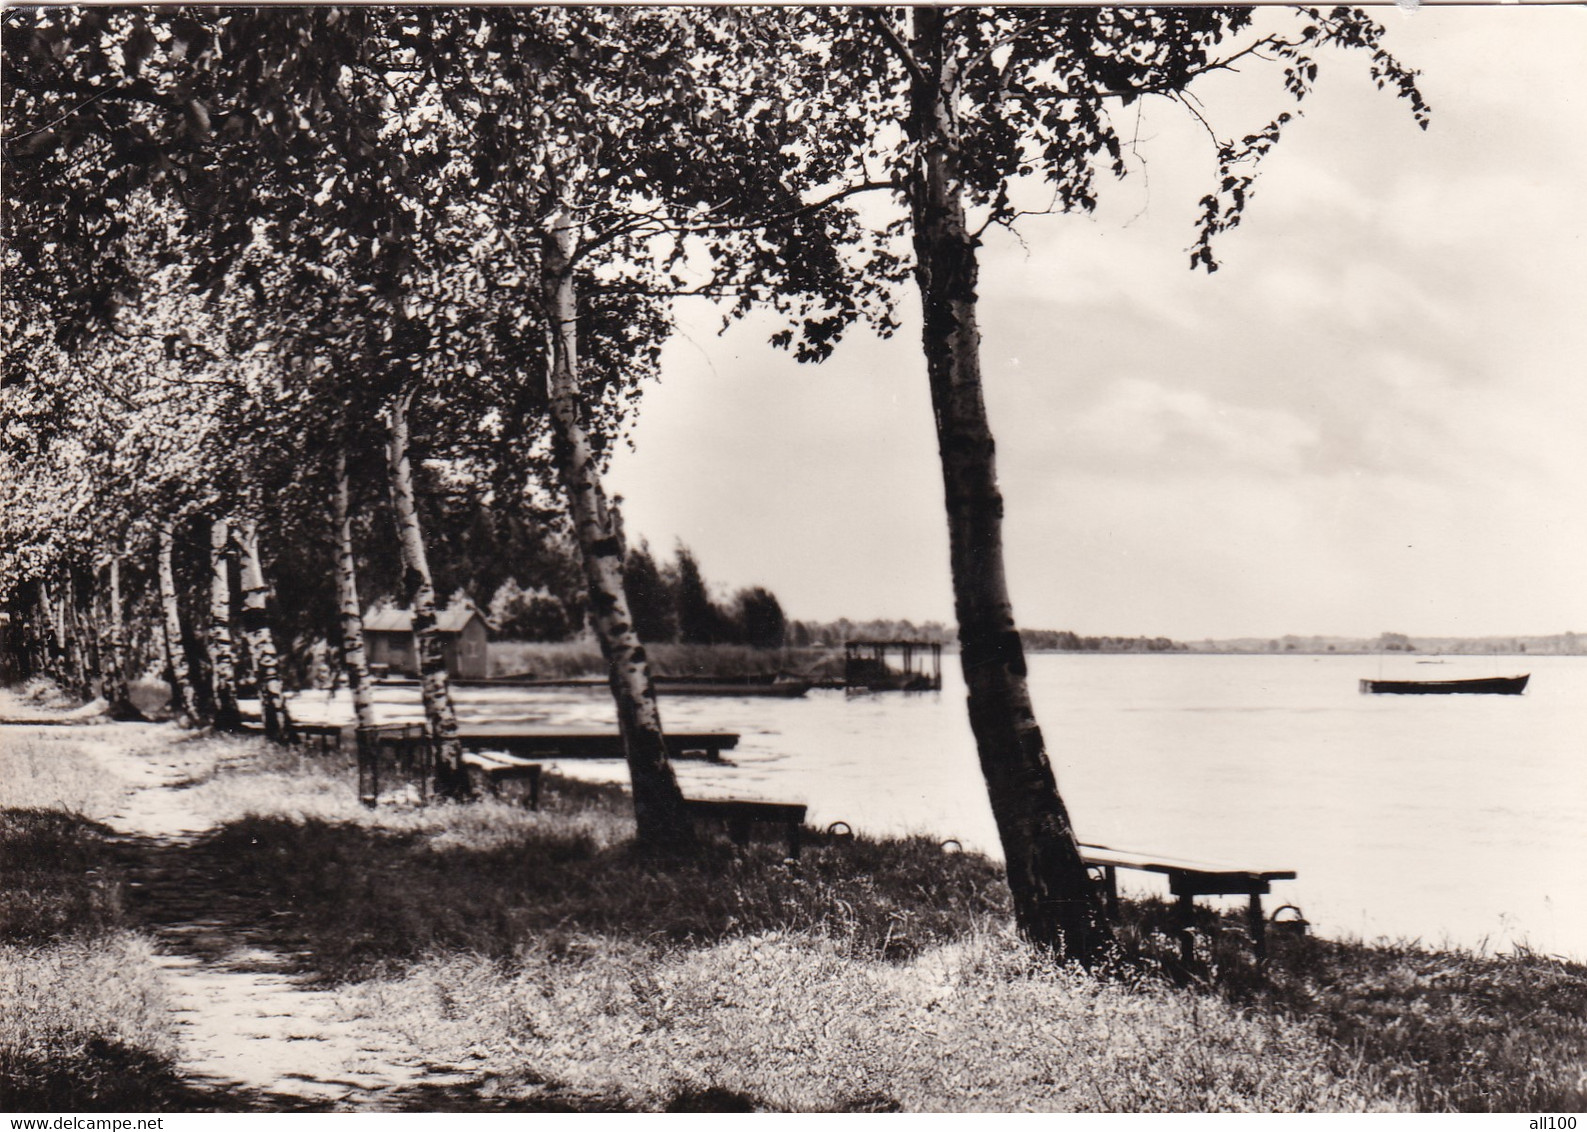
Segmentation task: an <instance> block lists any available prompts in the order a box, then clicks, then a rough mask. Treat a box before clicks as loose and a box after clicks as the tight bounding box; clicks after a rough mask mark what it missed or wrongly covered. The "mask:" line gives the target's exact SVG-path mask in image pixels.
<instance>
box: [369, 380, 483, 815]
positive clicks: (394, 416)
mask: <svg viewBox="0 0 1587 1132" xmlns="http://www.w3.org/2000/svg"><path fill="white" fill-rule="evenodd" d="M412 396H413V395H412V393H411V392H408V393H404V394H403V395H402V396H401V397H399V398H397V400H396V401H394V402H393V403H392V405H391V407H390V409H389V410H388V411H387V422H386V423H387V429H388V432H387V438H386V470H387V473H388V478H389V479H390V481H391V504H392V509H393V510H394V511H395V513H396V518H397V543H398V545H399V546H400V547H401V548H402V590H403V597H404V599H405V600H406V602H407V605H408V610H409V612H410V613H411V615H412V617H413V634H414V636H415V638H417V641H418V646H419V694H420V696H421V698H422V699H423V701H424V718H425V722H426V723H427V724H428V726H429V728H430V738H431V740H432V741H433V742H434V743H435V754H436V757H435V775H436V778H435V786H436V791H437V792H438V793H440V794H443V795H448V796H452V797H462V796H465V795H467V793H468V775H467V772H466V771H465V770H464V768H463V747H462V744H461V743H459V742H458V739H457V712H456V710H455V709H454V708H453V707H452V687H451V683H450V681H449V680H448V679H447V673H446V655H445V653H444V652H443V650H442V645H441V635H440V633H439V632H438V631H437V630H436V618H435V585H434V583H433V582H432V581H431V580H430V559H429V556H428V554H427V553H426V552H425V548H424V530H423V528H422V527H421V526H420V523H419V508H418V503H417V501H416V499H415V496H414V489H413V465H412V463H411V462H410V461H409V459H408V406H409V402H410V400H411V399H412Z"/></svg>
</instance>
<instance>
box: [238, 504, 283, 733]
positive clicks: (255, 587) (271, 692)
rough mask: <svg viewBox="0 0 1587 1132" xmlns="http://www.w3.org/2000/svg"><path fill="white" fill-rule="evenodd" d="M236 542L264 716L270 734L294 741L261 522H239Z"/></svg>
mask: <svg viewBox="0 0 1587 1132" xmlns="http://www.w3.org/2000/svg"><path fill="white" fill-rule="evenodd" d="M237 545H238V550H239V551H240V552H241V554H242V559H241V565H242V629H243V633H244V635H246V637H247V638H248V652H249V654H250V655H251V656H252V657H253V669H254V680H255V682H256V683H257V684H258V685H259V712H260V715H261V716H262V717H263V719H264V730H265V736H266V737H267V738H270V739H273V740H275V741H276V742H277V743H290V742H291V741H292V737H293V736H292V717H291V716H290V715H289V714H288V713H287V701H286V695H285V694H284V693H283V691H282V689H281V674H280V666H279V664H278V663H277V660H276V645H275V641H274V640H273V639H272V638H271V636H270V617H269V614H268V612H267V605H268V602H269V599H270V586H269V584H268V583H267V582H266V581H265V577H264V569H263V567H262V566H261V565H260V563H259V526H258V522H257V520H255V519H252V518H248V519H244V520H242V521H241V522H239V523H238V524H237Z"/></svg>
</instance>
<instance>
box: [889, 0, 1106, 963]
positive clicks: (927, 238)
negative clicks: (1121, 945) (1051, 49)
mask: <svg viewBox="0 0 1587 1132" xmlns="http://www.w3.org/2000/svg"><path fill="white" fill-rule="evenodd" d="M949 12H950V10H948V9H941V8H933V7H924V6H922V7H917V8H915V9H913V18H914V34H913V37H912V39H913V44H912V46H913V50H914V55H915V58H916V60H917V61H918V62H919V63H920V69H919V71H917V72H915V73H914V75H913V77H912V84H911V86H912V90H911V94H912V105H911V113H910V118H909V122H908V129H909V133H910V136H911V138H912V140H913V141H914V142H915V145H916V166H915V170H914V173H913V175H912V178H911V183H910V186H909V198H910V208H911V212H912V219H913V224H914V245H915V261H916V266H915V277H916V282H917V284H918V286H919V289H920V296H921V304H922V308H923V312H924V320H925V321H924V344H925V354H926V364H927V372H928V374H929V377H930V382H931V401H932V408H933V411H934V413H935V416H936V423H937V445H938V453H939V455H940V458H941V463H942V479H943V487H944V494H945V497H946V504H947V513H948V535H949V556H950V564H951V568H952V575H953V597H954V608H955V612H956V614H957V616H958V622H959V656H960V662H961V663H962V664H963V666H964V682H965V687H966V688H967V689H968V692H969V712H970V727H971V730H972V731H973V732H974V734H975V741H976V749H977V752H978V754H979V756H980V761H981V771H982V774H983V775H984V776H985V778H986V784H987V792H988V794H989V796H990V798H991V803H992V813H993V816H994V817H995V819H996V821H997V828H998V834H999V837H1000V838H1001V840H1002V843H1003V852H1004V855H1005V856H1006V858H1007V862H1008V865H1007V867H1008V882H1009V889H1010V890H1011V892H1012V894H1013V898H1014V914H1015V919H1016V921H1017V923H1018V925H1019V928H1020V931H1021V932H1022V933H1023V934H1024V935H1025V936H1026V938H1028V939H1030V940H1031V941H1033V942H1035V943H1038V944H1041V945H1045V946H1049V947H1052V948H1054V949H1056V950H1058V951H1060V952H1061V953H1062V954H1064V955H1065V956H1067V957H1069V958H1073V959H1076V960H1078V961H1080V962H1081V963H1084V964H1086V965H1088V966H1089V965H1092V964H1094V963H1096V962H1098V961H1100V960H1102V959H1103V958H1104V957H1105V956H1106V955H1107V954H1108V953H1110V952H1111V951H1112V950H1113V948H1114V943H1113V934H1112V931H1111V929H1110V927H1109V925H1108V922H1107V918H1106V914H1105V912H1104V909H1103V906H1102V901H1101V898H1100V896H1099V894H1098V893H1097V891H1096V886H1095V885H1094V884H1093V883H1092V881H1091V878H1090V876H1089V874H1088V872H1087V869H1086V866H1085V863H1084V861H1083V860H1082V858H1081V855H1080V848H1079V845H1078V843H1077V840H1076V838H1075V834H1074V827H1073V825H1072V824H1071V822H1070V820H1069V813H1068V810H1067V808H1066V807H1065V806H1064V803H1063V799H1062V798H1061V797H1060V796H1059V794H1058V786H1057V781H1056V779H1055V777H1054V775H1053V770H1052V764H1051V763H1050V762H1049V761H1048V758H1047V751H1046V747H1045V744H1044V742H1043V739H1042V733H1041V729H1040V728H1039V727H1038V726H1037V724H1036V716H1035V712H1034V711H1033V710H1032V707H1031V700H1030V691H1029V689H1028V688H1027V686H1026V680H1025V655H1024V650H1023V648H1022V647H1021V645H1020V639H1019V632H1018V630H1017V629H1016V628H1015V622H1014V613H1013V606H1012V605H1011V603H1010V601H1009V596H1008V586H1007V582H1006V578H1005V575H1004V568H1003V533H1002V526H1003V498H1002V495H1001V493H1000V492H999V491H998V486H997V466H996V459H995V446H994V443H993V439H992V429H991V425H990V423H989V421H988V420H987V415H986V404H985V401H984V399H983V397H982V389H981V358H980V349H981V334H980V328H979V326H978V325H977V322H976V302H977V296H976V284H977V274H978V263H977V245H978V241H977V239H976V237H975V236H974V235H973V234H972V233H971V231H970V228H969V225H968V223H967V221H966V218H965V214H964V205H963V197H962V181H961V179H960V168H959V157H960V153H959V133H958V121H957V118H956V114H955V98H956V91H955V86H956V83H957V78H958V76H957V74H956V71H955V63H954V58H953V52H952V50H951V48H950V47H949V45H948V44H947V43H946V42H945V34H944V23H945V19H946V18H947V17H948V15H949Z"/></svg>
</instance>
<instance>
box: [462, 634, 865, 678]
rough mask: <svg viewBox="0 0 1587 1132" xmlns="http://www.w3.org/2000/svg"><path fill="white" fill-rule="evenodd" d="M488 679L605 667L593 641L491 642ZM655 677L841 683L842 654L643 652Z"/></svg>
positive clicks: (731, 649) (595, 672) (590, 672)
mask: <svg viewBox="0 0 1587 1132" xmlns="http://www.w3.org/2000/svg"><path fill="white" fill-rule="evenodd" d="M489 647H490V673H491V675H492V676H523V675H530V676H533V677H535V678H536V679H540V680H571V679H575V678H578V677H581V676H583V677H589V676H605V675H606V661H605V660H603V659H602V657H601V649H600V646H599V645H598V644H596V643H595V642H594V641H564V642H559V643H554V644H553V643H548V642H541V641H492V642H491V643H490V646H489ZM645 655H646V656H647V657H649V659H650V670H651V672H652V673H653V674H654V675H656V676H696V677H707V678H710V677H724V676H777V675H781V674H787V675H790V676H802V677H805V678H807V679H814V680H841V679H842V678H843V650H842V649H828V648H798V649H794V648H784V649H756V648H750V647H748V646H747V645H670V644H653V645H646V646H645Z"/></svg>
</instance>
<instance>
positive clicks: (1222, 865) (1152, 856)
mask: <svg viewBox="0 0 1587 1132" xmlns="http://www.w3.org/2000/svg"><path fill="white" fill-rule="evenodd" d="M1080 854H1081V856H1082V857H1084V858H1085V862H1086V864H1088V865H1112V866H1114V867H1116V868H1120V869H1140V870H1142V871H1144V872H1153V873H1187V874H1190V873H1196V874H1202V875H1205V876H1217V877H1250V878H1253V879H1261V880H1294V879H1295V877H1296V873H1295V871H1294V870H1293V869H1250V868H1242V867H1240V866H1238V865H1230V864H1229V863H1227V862H1222V861H1191V860H1187V859H1185V858H1183V857H1169V856H1164V855H1162V854H1156V853H1134V852H1129V851H1127V850H1123V849H1110V848H1109V847H1108V846H1106V845H1081V846H1080Z"/></svg>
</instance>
